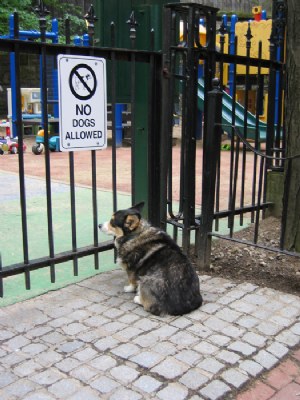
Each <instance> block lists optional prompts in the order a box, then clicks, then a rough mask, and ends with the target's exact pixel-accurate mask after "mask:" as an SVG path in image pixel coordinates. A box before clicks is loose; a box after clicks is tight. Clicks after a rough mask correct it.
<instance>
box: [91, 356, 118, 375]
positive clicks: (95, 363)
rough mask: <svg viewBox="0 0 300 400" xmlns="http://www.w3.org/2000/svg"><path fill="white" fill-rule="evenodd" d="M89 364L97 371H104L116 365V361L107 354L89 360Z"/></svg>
mask: <svg viewBox="0 0 300 400" xmlns="http://www.w3.org/2000/svg"><path fill="white" fill-rule="evenodd" d="M89 365H90V366H91V367H93V368H95V369H97V370H99V371H106V370H108V369H110V368H113V367H115V366H116V365H117V361H116V360H115V359H114V358H112V357H111V356H109V355H102V356H99V357H97V358H94V359H93V360H91V361H90V362H89Z"/></svg>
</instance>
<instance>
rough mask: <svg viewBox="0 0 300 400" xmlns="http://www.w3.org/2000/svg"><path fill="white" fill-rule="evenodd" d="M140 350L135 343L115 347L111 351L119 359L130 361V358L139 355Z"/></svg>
mask: <svg viewBox="0 0 300 400" xmlns="http://www.w3.org/2000/svg"><path fill="white" fill-rule="evenodd" d="M139 351H140V348H139V347H138V346H136V345H135V344H133V343H124V344H121V345H120V346H118V347H115V348H114V349H112V350H111V352H112V353H113V354H115V355H116V356H118V357H121V358H125V359H128V358H129V357H131V356H133V355H134V354H136V353H138V352H139Z"/></svg>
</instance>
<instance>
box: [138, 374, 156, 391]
mask: <svg viewBox="0 0 300 400" xmlns="http://www.w3.org/2000/svg"><path fill="white" fill-rule="evenodd" d="M162 384H163V383H162V382H160V381H158V380H157V379H154V378H152V377H151V376H148V375H144V376H141V377H140V378H139V379H137V380H136V381H135V382H134V383H133V385H134V386H136V387H137V388H139V389H140V390H142V391H143V392H145V393H153V392H155V391H156V390H157V389H158V388H159V387H160V386H161V385H162Z"/></svg>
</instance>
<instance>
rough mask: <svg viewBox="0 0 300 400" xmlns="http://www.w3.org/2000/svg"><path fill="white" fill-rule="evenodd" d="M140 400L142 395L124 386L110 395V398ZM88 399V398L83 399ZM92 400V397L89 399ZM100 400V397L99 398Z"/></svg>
mask: <svg viewBox="0 0 300 400" xmlns="http://www.w3.org/2000/svg"><path fill="white" fill-rule="evenodd" d="M121 399H122V400H139V399H142V396H141V395H140V394H139V393H136V392H133V391H132V390H129V389H125V388H124V387H122V388H120V389H117V390H116V391H115V392H114V393H113V394H112V395H111V396H110V397H109V400H121ZM83 400H86V399H83ZM89 400H90V399H89ZM98 400H99V398H98Z"/></svg>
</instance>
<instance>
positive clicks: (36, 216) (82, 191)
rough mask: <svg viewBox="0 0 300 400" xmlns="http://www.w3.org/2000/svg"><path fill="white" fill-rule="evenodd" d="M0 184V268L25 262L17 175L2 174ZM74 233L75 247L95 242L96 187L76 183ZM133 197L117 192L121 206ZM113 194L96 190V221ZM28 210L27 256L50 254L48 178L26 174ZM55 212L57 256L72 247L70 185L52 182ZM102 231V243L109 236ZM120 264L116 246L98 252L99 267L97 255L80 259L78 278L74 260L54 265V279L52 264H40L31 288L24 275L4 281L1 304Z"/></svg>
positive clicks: (32, 276) (103, 216)
mask: <svg viewBox="0 0 300 400" xmlns="http://www.w3.org/2000/svg"><path fill="white" fill-rule="evenodd" d="M0 181H1V182H5V185H2V191H1V193H0V205H1V228H0V233H1V242H0V243H1V245H0V252H1V255H2V266H3V267H4V268H5V266H8V265H12V264H16V263H20V262H22V261H23V245H22V241H23V238H22V220H21V211H20V199H19V181H18V176H17V175H16V174H7V173H3V172H0ZM75 196H76V232H77V247H84V246H89V245H91V244H92V243H93V211H92V190H91V189H90V188H85V187H76V189H75ZM130 202H131V197H130V196H129V195H124V194H121V195H118V207H120V208H127V207H129V206H130ZM112 204H113V201H112V193H111V192H109V191H98V193H97V206H98V220H99V222H101V221H106V220H107V219H109V218H110V216H111V214H112V211H113V210H112ZM26 210H27V229H28V243H29V259H30V260H34V259H36V258H40V257H44V256H46V255H48V254H49V247H48V228H47V204H46V187H45V182H44V181H43V180H41V179H39V178H26ZM52 214H53V236H54V250H55V254H57V253H61V252H64V251H68V250H71V249H72V233H71V206H70V187H69V185H67V184H63V183H56V182H54V183H52ZM109 239H110V238H109V237H108V236H105V235H103V234H102V233H100V232H99V242H104V241H107V240H109ZM114 268H116V264H115V263H114V254H113V250H110V251H105V252H102V253H100V254H99V269H98V270H95V266H94V257H93V256H87V257H84V258H81V259H79V260H78V271H79V273H78V276H74V274H73V262H72V261H69V262H65V263H62V264H57V265H56V266H55V277H56V282H55V283H51V281H50V268H49V267H46V268H41V269H39V270H35V271H33V272H31V273H30V282H31V290H26V288H25V277H24V274H20V275H15V276H12V277H9V278H5V279H3V286H4V297H3V298H0V307H1V306H5V305H8V304H12V303H15V302H18V301H22V300H25V299H27V298H31V297H34V296H37V295H39V294H42V293H45V292H47V291H49V290H55V289H58V288H60V287H63V286H66V285H68V284H71V283H74V282H78V281H80V280H82V279H85V278H87V277H90V276H93V275H95V274H98V273H101V272H104V271H108V270H111V269H114Z"/></svg>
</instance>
